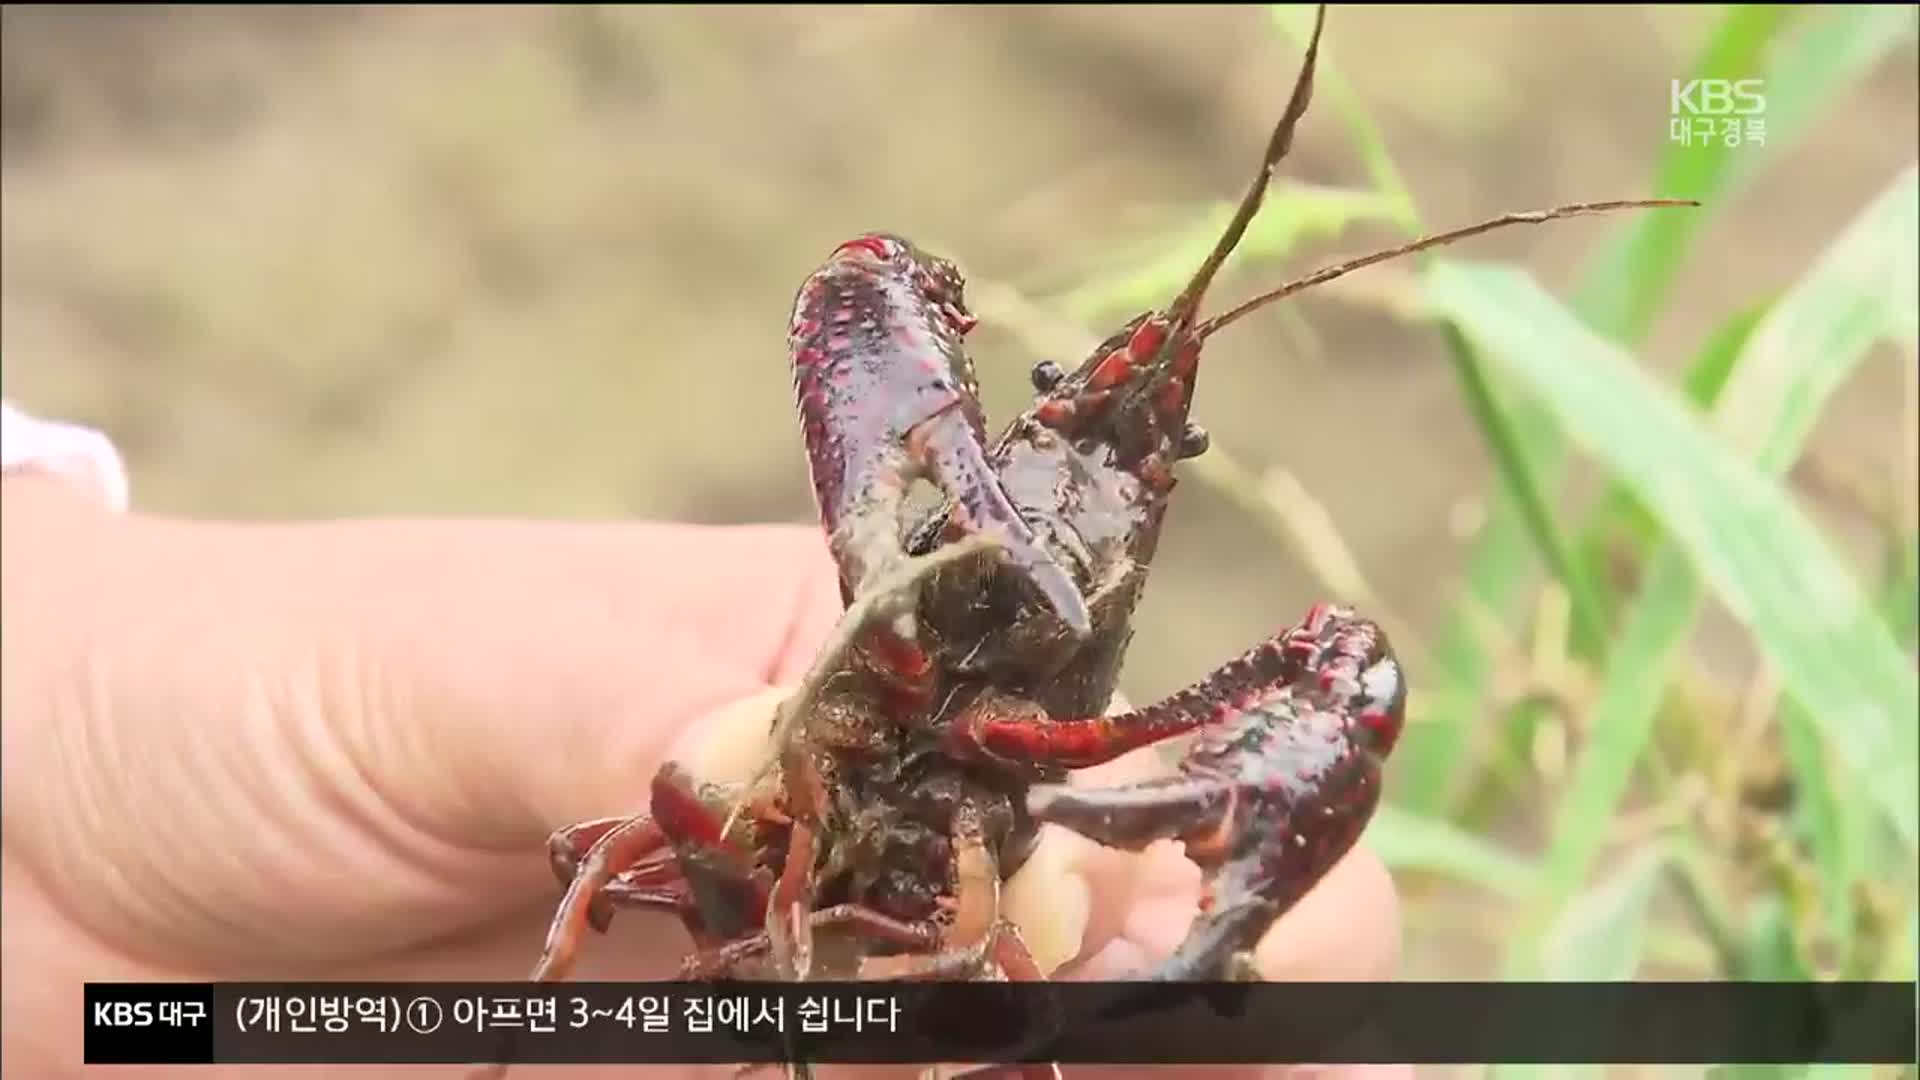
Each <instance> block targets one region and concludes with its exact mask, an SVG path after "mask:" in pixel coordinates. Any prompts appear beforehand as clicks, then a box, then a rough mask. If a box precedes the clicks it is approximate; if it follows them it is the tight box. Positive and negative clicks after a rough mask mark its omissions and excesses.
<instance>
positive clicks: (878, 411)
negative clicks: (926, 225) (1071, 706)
mask: <svg viewBox="0 0 1920 1080" xmlns="http://www.w3.org/2000/svg"><path fill="white" fill-rule="evenodd" d="M964 290H965V282H964V279H963V278H962V277H961V275H960V272H959V269H958V268H957V267H955V266H954V265H953V264H952V263H951V262H948V261H947V260H945V259H941V258H938V257H935V256H932V255H929V254H927V253H925V252H922V251H920V250H919V249H918V248H916V247H914V246H913V245H912V244H910V243H908V242H907V241H906V240H903V239H901V238H899V237H895V236H889V235H885V234H878V233H876V234H869V235H867V236H863V237H860V238H859V239H856V240H852V241H849V242H847V243H845V244H842V245H840V247H839V248H838V249H836V250H835V251H834V253H833V255H832V256H831V257H830V258H829V259H828V260H827V262H826V264H825V265H824V266H822V267H821V268H820V269H819V270H817V271H815V272H814V273H813V275H812V276H810V277H809V278H807V280H806V282H805V283H804V284H803V285H802V286H801V288H800V293H799V296H798V297H797V298H796V300H795V302H794V311H793V320H792V324H791V326H790V328H789V331H788V349H789V353H790V355H791V357H792V361H793V376H794V388H795V392H796V395H797V396H798V398H799V405H800V413H801V418H802V424H803V427H804V429H805V436H806V445H807V456H808V461H809V464H810V466H811V471H812V477H813V490H814V496H815V498H816V499H817V500H818V502H819V506H820V517H821V524H822V525H823V526H824V527H825V529H826V531H827V533H828V535H829V537H830V541H829V542H830V544H831V545H832V548H833V554H834V558H835V560H836V561H837V562H838V563H839V566H840V576H841V585H842V589H843V591H844V592H845V593H846V595H847V596H848V597H851V596H852V595H853V594H854V593H856V592H858V591H859V589H860V587H861V586H862V585H863V584H864V583H866V582H867V581H868V580H870V579H871V578H873V577H874V576H875V575H877V574H879V573H883V572H885V571H886V570H887V569H888V568H889V567H891V566H893V565H895V564H897V563H899V562H900V561H902V560H903V559H905V558H906V547H905V543H904V541H903V539H902V531H903V525H904V523H903V520H902V510H903V501H904V499H905V496H906V493H907V490H908V488H909V487H911V485H912V484H913V482H914V481H915V480H917V479H921V478H926V479H930V480H932V481H933V483H934V484H935V485H936V486H938V487H939V489H940V490H941V492H942V493H943V494H945V495H946V496H947V497H948V498H950V499H952V500H953V501H954V502H955V503H956V504H957V505H958V507H959V509H960V512H961V515H962V519H963V521H964V523H965V524H966V525H967V526H968V527H970V528H974V529H982V528H987V529H998V530H999V531H1000V532H1001V534H1002V540H1003V543H1004V545H1005V552H1006V557H1007V558H1008V559H1009V561H1011V562H1012V563H1013V564H1014V565H1015V566H1016V567H1018V568H1019V569H1020V570H1021V571H1022V572H1023V573H1024V574H1025V575H1026V576H1027V577H1028V579H1030V580H1031V581H1032V582H1033V584H1034V585H1035V587H1036V588H1038V590H1039V592H1040V594H1041V595H1042V596H1043V597H1045V599H1046V601H1047V603H1048V605H1049V606H1050V607H1052V609H1053V610H1054V612H1055V613H1056V614H1057V615H1058V616H1059V617H1060V619H1061V621H1062V622H1063V623H1064V624H1065V625H1066V626H1067V627H1069V628H1070V629H1071V630H1072V631H1073V632H1074V633H1075V635H1076V636H1085V635H1086V634H1087V633H1088V632H1089V631H1090V620H1089V616H1088V614H1087V606H1086V601H1085V599H1084V598H1083V597H1082V596H1081V594H1080V589H1079V587H1078V585H1076V584H1075V582H1074V579H1073V577H1072V575H1071V574H1069V573H1068V572H1067V570H1066V569H1065V568H1063V567H1062V566H1061V565H1060V564H1059V563H1058V562H1056V561H1055V560H1054V558H1053V556H1052V555H1050V554H1048V552H1047V551H1046V549H1045V548H1044V547H1042V546H1041V545H1040V544H1039V542H1038V541H1037V540H1036V539H1035V537H1034V535H1033V530H1032V528H1031V527H1030V526H1029V525H1028V524H1027V523H1026V521H1024V520H1023V519H1022V518H1021V516H1020V514H1019V512H1018V511H1017V510H1015V509H1014V507H1013V504H1012V503H1011V502H1010V501H1009V500H1008V498H1007V494H1006V492H1005V490H1003V489H1002V487H1001V485H1000V481H999V479H998V477H996V475H995V473H994V469H993V466H992V464H991V463H990V462H989V461H988V460H987V453H986V448H985V443H986V420H985V416H984V415H983V413H982V411H981V408H980V402H979V386H978V384H977V382H976V381H975V379H974V374H973V363H972V361H971V360H970V359H969V358H968V356H967V353H966V350H965V349H964V347H963V341H962V339H963V338H964V336H965V334H966V332H967V331H968V330H969V329H971V328H972V326H973V323H974V319H973V316H972V315H971V314H970V313H969V312H968V311H967V308H966V303H965V299H964V295H963V294H964ZM895 630H896V632H898V633H899V634H900V635H901V636H902V637H904V638H908V639H911V638H912V636H913V625H912V620H911V619H903V620H901V621H899V622H897V623H896V624H895Z"/></svg>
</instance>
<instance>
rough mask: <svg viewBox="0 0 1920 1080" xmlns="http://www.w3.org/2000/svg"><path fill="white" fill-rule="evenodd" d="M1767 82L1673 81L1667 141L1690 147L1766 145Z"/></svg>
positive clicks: (1721, 80) (1733, 80) (1669, 99)
mask: <svg viewBox="0 0 1920 1080" xmlns="http://www.w3.org/2000/svg"><path fill="white" fill-rule="evenodd" d="M1766 90H1767V84H1766V80H1765V79H1686V80H1684V81H1683V80H1680V79H1675V80H1673V83H1672V86H1671V88H1670V89H1669V90H1668V92H1667V97H1668V103H1669V104H1670V105H1671V107H1672V112H1673V116H1672V118H1671V119H1670V120H1669V121H1668V122H1667V141H1668V142H1677V143H1682V144H1684V145H1688V146H1712V145H1713V144H1714V143H1715V142H1716V141H1718V142H1719V143H1720V144H1721V145H1722V146H1741V145H1744V144H1746V143H1753V144H1754V145H1756V146H1765V145H1766V143H1767V122H1766V120H1765V119H1763V118H1762V116H1761V114H1762V113H1764V112H1766V111H1767V94H1766Z"/></svg>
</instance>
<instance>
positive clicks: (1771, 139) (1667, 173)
mask: <svg viewBox="0 0 1920 1080" xmlns="http://www.w3.org/2000/svg"><path fill="white" fill-rule="evenodd" d="M1803 10H1804V9H1801V8H1797V7H1792V6H1789V5H1784V4H1783V5H1772V4H1740V5H1736V6H1734V7H1733V8H1732V9H1731V10H1729V11H1728V12H1727V15H1726V18H1724V19H1722V20H1721V22H1720V26H1719V28H1718V29H1717V30H1716V31H1715V32H1714V35H1713V38H1712V39H1711V40H1710V41H1708V43H1707V47H1706V49H1705V50H1703V51H1702V52H1701V53H1700V55H1699V56H1698V57H1696V58H1695V59H1694V61H1693V63H1692V65H1690V66H1689V67H1687V68H1684V69H1683V70H1682V71H1680V72H1676V73H1675V74H1676V75H1680V76H1682V77H1685V78H1718V79H1749V78H1753V77H1754V76H1755V75H1757V74H1758V73H1759V72H1760V71H1761V70H1762V68H1763V66H1764V63H1765V58H1766V51H1767V48H1768V47H1769V46H1770V45H1772V44H1773V42H1774V40H1775V39H1776V38H1777V37H1778V36H1779V34H1780V32H1781V31H1782V30H1784V29H1785V28H1786V27H1787V26H1788V25H1789V24H1790V23H1791V22H1792V21H1793V19H1794V18H1795V17H1796V16H1798V15H1800V14H1802V12H1803ZM1769 89H1774V88H1773V87H1771V86H1770V87H1769ZM1775 93H1777V90H1776V91H1775ZM1773 97H1774V94H1769V95H1768V101H1767V104H1768V106H1769V109H1770V112H1771V111H1773V107H1774V101H1773ZM1767 119H1768V120H1769V121H1770V123H1769V128H1770V129H1771V128H1772V127H1773V126H1774V123H1775V122H1777V120H1776V118H1775V117H1773V116H1771V115H1769V116H1768V117H1767ZM1793 134H1794V131H1793V129H1792V128H1791V127H1789V128H1788V130H1786V131H1784V132H1782V131H1774V130H1769V131H1768V132H1767V136H1768V139H1767V141H1768V148H1773V147H1777V146H1780V145H1783V144H1785V143H1788V142H1790V141H1791V140H1792V137H1793ZM1759 149H1760V148H1757V147H1749V146H1733V147H1730V146H1727V145H1725V144H1724V143H1721V142H1715V143H1714V144H1713V145H1710V146H1691V145H1687V144H1684V143H1673V142H1669V143H1668V144H1667V148H1666V151H1665V152H1664V153H1663V154H1662V155H1661V157H1660V163H1659V165H1658V166H1657V167H1656V169H1655V172H1654V181H1653V190H1652V191H1651V192H1649V193H1648V194H1649V195H1651V196H1652V197H1654V198H1669V197H1671V198H1686V199H1700V200H1701V201H1702V202H1704V203H1706V204H1707V205H1708V206H1709V207H1711V206H1714V205H1715V204H1718V203H1723V202H1724V201H1725V200H1726V199H1727V198H1728V197H1729V196H1730V194H1731V193H1732V190H1733V184H1734V183H1735V181H1736V180H1737V179H1738V178H1740V177H1741V176H1742V175H1743V172H1742V170H1741V169H1740V168H1739V167H1738V166H1739V162H1740V161H1741V160H1742V159H1743V158H1744V159H1747V160H1754V159H1756V156H1757V155H1756V151H1758V150H1759ZM1773 152H1774V153H1778V152H1779V151H1778V150H1777V149H1775V150H1774V151H1773ZM1708 220H1709V216H1708V215H1707V214H1704V213H1693V214H1645V215H1642V216H1639V217H1636V218H1634V219H1633V220H1632V221H1630V222H1628V223H1626V224H1625V225H1623V226H1622V227H1621V228H1620V230H1619V231H1618V232H1616V233H1615V234H1614V237H1615V238H1614V240H1613V241H1612V242H1611V243H1609V244H1608V245H1607V246H1606V247H1605V248H1603V249H1601V254H1600V255H1599V256H1598V257H1597V258H1596V259H1595V261H1594V266H1593V269H1592V271H1590V272H1589V274H1588V275H1587V285H1586V287H1585V288H1584V289H1583V290H1582V291H1581V293H1580V294H1579V300H1578V301H1577V304H1576V306H1577V308H1578V310H1579V311H1580V314H1581V315H1582V316H1583V317H1585V318H1586V320H1587V321H1588V323H1590V324H1591V325H1593V326H1594V327H1595V328H1596V329H1598V330H1599V331H1600V332H1601V333H1603V334H1605V335H1606V336H1608V337H1611V338H1615V339H1616V340H1619V341H1625V342H1636V341H1639V340H1641V339H1642V338H1644V337H1645V336H1646V333H1647V329H1648V327H1649V326H1651V325H1652V322H1653V318H1654V315H1655V314H1656V313H1657V311H1658V309H1659V305H1660V302H1661V301H1662V300H1663V299H1664V298H1665V297H1666V295H1667V290H1668V289H1669V287H1670V286H1671V285H1672V283H1673V278H1674V276H1675V275H1676V274H1678V273H1679V271H1680V267H1681V266H1682V265H1683V264H1684V263H1685V261H1686V258H1685V257H1686V251H1687V248H1688V246H1689V244H1690V243H1691V241H1692V239H1693V237H1694V236H1695V235H1696V234H1697V233H1698V232H1699V230H1700V229H1701V228H1702V227H1703V226H1704V225H1706V223H1707V222H1708Z"/></svg>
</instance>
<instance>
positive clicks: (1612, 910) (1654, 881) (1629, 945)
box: [1543, 846, 1667, 982]
mask: <svg viewBox="0 0 1920 1080" xmlns="http://www.w3.org/2000/svg"><path fill="white" fill-rule="evenodd" d="M1666 867H1667V849H1666V848H1665V847H1664V846H1655V847H1651V848H1648V849H1646V850H1644V851H1641V852H1639V853H1637V854H1636V855H1634V856H1633V857H1632V858H1631V859H1628V860H1627V862H1626V865H1624V866H1622V867H1621V868H1620V869H1619V870H1618V871H1617V872H1616V873H1615V874H1614V875H1613V877H1612V878H1611V879H1610V880H1608V881H1606V882H1605V883H1603V884H1601V885H1599V886H1598V887H1596V888H1593V889H1591V890H1589V891H1588V892H1587V893H1586V894H1585V895H1584V896H1582V897H1580V899H1579V900H1578V901H1576V902H1574V903H1572V904H1569V905H1568V906H1567V908H1566V910H1564V911H1563V912H1561V914H1560V918H1559V919H1558V920H1556V921H1555V922H1554V925H1553V927H1552V928H1551V929H1550V930H1549V931H1548V933H1547V936H1546V943H1545V946H1544V948H1543V958H1544V963H1543V969H1544V972H1545V975H1546V977H1547V978H1548V979H1552V980H1554V981H1557V982H1622V981H1625V980H1628V979H1631V978H1633V976H1634V974H1635V973H1636V972H1638V971H1639V969H1640V952H1641V947H1642V945H1643V944H1644V943H1645V940H1646V929H1647V908H1648V905H1649V904H1650V903H1651V902H1652V900H1653V893H1654V889H1655V887H1656V886H1657V885H1659V883H1660V877H1661V874H1662V873H1663V872H1664V871H1665V870H1666Z"/></svg>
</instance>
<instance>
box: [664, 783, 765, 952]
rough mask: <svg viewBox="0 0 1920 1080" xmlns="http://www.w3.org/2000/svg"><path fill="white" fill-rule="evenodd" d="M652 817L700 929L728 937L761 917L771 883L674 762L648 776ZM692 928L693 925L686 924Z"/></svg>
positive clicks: (724, 819) (719, 810)
mask: <svg viewBox="0 0 1920 1080" xmlns="http://www.w3.org/2000/svg"><path fill="white" fill-rule="evenodd" d="M653 819H654V821H656V822H658V823H659V828H660V830H661V831H662V832H663V833H665V834H666V837H667V839H668V840H669V841H670V842H671V843H672V844H673V850H674V854H675V856H676V857H677V859H678V862H679V867H680V873H681V875H682V876H683V877H684V878H685V880H686V882H687V885H688V887H689V889H690V890H691V894H692V897H693V900H694V904H695V907H696V908H697V911H698V917H699V924H700V925H699V927H698V930H699V932H701V933H703V934H709V935H713V936H716V937H719V938H722V939H727V938H733V937H737V936H739V935H740V934H741V933H744V932H746V931H747V930H748V929H749V928H751V927H754V926H757V925H759V924H761V923H762V922H764V921H765V919H766V912H767V903H768V893H769V891H770V888H771V883H770V882H769V881H768V880H767V875H765V874H761V873H756V872H755V868H754V865H753V861H752V857H751V855H750V854H749V853H743V852H742V851H741V850H739V849H738V848H737V847H736V846H735V845H734V844H733V843H732V842H731V839H730V838H729V837H728V836H727V835H726V826H727V813H726V811H725V809H724V808H723V807H716V806H713V805H710V804H709V803H707V802H706V801H705V800H704V799H702V798H701V797H700V793H699V792H698V791H697V790H696V789H695V787H694V783H693V779H692V777H691V776H690V775H688V773H687V771H686V770H685V769H683V768H682V767H680V766H679V765H678V764H676V763H674V762H671V761H669V762H667V763H666V764H665V765H662V766H661V767H660V771H659V772H657V773H655V774H654V777H653ZM689 929H693V927H689Z"/></svg>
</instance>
